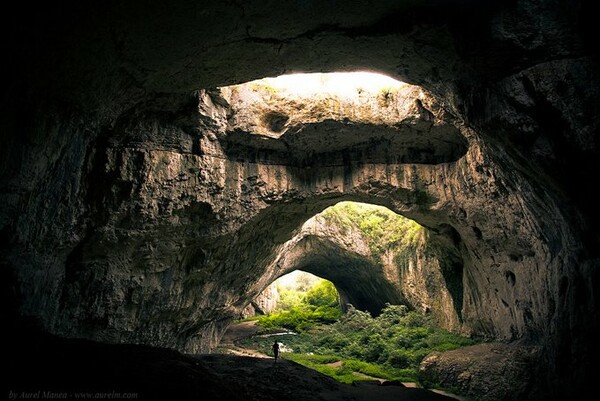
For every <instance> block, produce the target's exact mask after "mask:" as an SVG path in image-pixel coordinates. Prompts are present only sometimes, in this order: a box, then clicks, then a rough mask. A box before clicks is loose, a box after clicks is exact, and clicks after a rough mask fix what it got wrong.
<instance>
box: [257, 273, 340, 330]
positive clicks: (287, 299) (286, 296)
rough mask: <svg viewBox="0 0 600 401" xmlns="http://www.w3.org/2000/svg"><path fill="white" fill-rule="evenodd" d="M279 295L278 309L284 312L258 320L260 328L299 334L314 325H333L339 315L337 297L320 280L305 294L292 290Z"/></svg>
mask: <svg viewBox="0 0 600 401" xmlns="http://www.w3.org/2000/svg"><path fill="white" fill-rule="evenodd" d="M279 291H280V301H279V308H281V306H284V307H285V309H283V310H280V311H279V312H276V313H273V314H270V315H266V316H260V317H259V318H258V324H259V325H260V326H262V327H264V328H267V329H269V328H277V327H282V328H285V329H289V330H294V331H303V330H307V329H309V328H311V327H313V326H315V325H316V324H317V323H333V322H335V321H337V320H338V319H339V318H340V317H341V315H342V310H341V307H340V301H339V297H338V293H337V290H336V289H335V286H334V285H333V284H332V283H331V281H328V280H323V279H321V280H320V281H319V282H317V284H315V285H313V286H312V287H310V289H309V290H308V291H307V292H306V293H303V292H301V291H295V290H292V289H287V290H286V289H280V290H279Z"/></svg>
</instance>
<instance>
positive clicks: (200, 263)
mask: <svg viewBox="0 0 600 401" xmlns="http://www.w3.org/2000/svg"><path fill="white" fill-rule="evenodd" d="M134 3H135V2H133V3H130V4H128V5H119V6H117V5H113V6H106V5H103V6H100V5H98V6H93V7H92V8H90V9H85V8H83V7H82V6H81V5H73V7H71V8H69V9H68V10H58V9H57V10H52V11H51V10H45V9H43V8H39V9H36V10H29V11H28V13H29V18H28V20H29V21H31V22H32V23H31V24H27V25H20V24H17V22H16V21H18V19H15V22H12V23H8V24H6V25H5V26H4V28H3V29H10V32H9V33H7V34H6V35H5V37H9V38H18V40H16V41H15V42H13V43H8V44H7V46H6V47H7V52H8V53H7V54H9V55H10V57H9V58H10V60H11V62H10V63H9V64H8V65H7V73H6V74H5V75H4V77H5V78H6V79H8V80H10V82H8V83H7V85H5V88H6V95H5V96H3V98H2V106H3V107H2V110H3V112H2V113H3V115H2V121H3V132H5V133H6V134H5V135H2V146H0V152H1V153H0V154H1V156H2V157H1V158H0V175H1V177H2V179H1V187H0V201H1V204H2V208H1V210H0V233H1V236H0V238H1V239H2V241H1V242H2V244H1V249H2V253H1V259H0V263H1V264H2V266H3V272H5V274H6V276H7V280H5V281H4V282H5V285H6V286H7V287H8V288H7V289H6V291H5V293H6V294H8V295H9V298H10V299H9V300H8V302H9V303H8V304H9V305H14V306H15V308H17V309H16V310H15V311H14V312H15V313H17V314H18V315H20V316H25V315H26V316H33V317H35V318H36V319H38V320H39V321H40V323H41V325H42V326H43V327H45V328H46V329H48V330H50V331H52V332H54V333H57V334H61V335H64V336H77V337H78V336H83V337H89V338H93V339H98V340H103V341H109V342H142V343H148V344H156V345H165V346H169V347H174V348H178V349H181V350H185V351H192V352H199V351H208V350H210V349H211V347H213V346H214V345H215V344H216V343H217V342H218V339H219V337H220V335H221V334H222V332H223V330H224V328H225V327H226V326H227V324H228V322H229V320H230V319H231V318H233V317H234V316H238V315H239V313H240V312H241V310H242V309H243V308H244V307H245V306H246V305H247V304H248V302H249V301H250V300H251V299H253V298H254V297H255V296H256V295H257V294H259V293H260V292H261V291H262V290H263V289H264V288H266V286H267V285H268V284H269V283H270V282H271V281H272V279H273V278H274V277H275V276H276V268H277V262H278V261H279V260H280V255H282V254H286V255H290V253H289V252H288V253H286V252H285V251H286V250H287V249H288V247H289V243H288V241H290V240H291V239H292V238H295V237H294V236H295V235H297V234H298V233H299V232H301V226H302V224H303V223H304V222H305V221H306V220H307V219H309V218H310V217H312V216H314V215H315V214H316V213H318V212H321V211H322V210H324V209H325V208H326V207H328V206H331V205H333V204H335V203H337V202H339V201H342V200H355V201H362V202H368V203H374V204H379V205H384V206H387V207H388V208H390V209H391V210H393V211H395V212H398V213H400V214H402V215H404V216H406V217H409V218H411V219H414V220H415V221H417V222H419V223H420V224H422V225H424V226H425V227H426V228H427V229H428V230H429V232H430V233H431V235H432V236H435V237H436V241H438V242H439V243H440V244H443V248H445V249H452V250H453V251H452V252H453V253H452V254H453V255H454V256H453V262H452V263H451V264H450V265H451V266H453V267H452V268H451V269H450V272H451V273H452V274H455V273H456V272H457V271H460V272H461V273H460V280H456V279H453V280H451V282H452V283H453V284H452V286H453V287H452V288H450V287H447V288H446V289H445V290H447V291H448V293H449V294H450V295H451V296H452V300H453V302H454V307H453V308H452V310H453V311H452V314H453V315H454V314H456V318H455V317H448V321H452V322H454V323H452V325H455V326H456V327H458V325H459V324H460V329H461V330H465V331H469V332H472V333H475V334H482V335H487V336H490V337H494V338H497V339H502V340H515V339H526V340H529V341H532V342H534V343H536V344H540V345H541V346H542V347H543V349H544V352H543V353H542V354H541V355H542V356H541V357H540V358H541V359H540V361H541V362H543V363H544V364H545V365H544V366H547V367H548V368H547V370H546V371H544V372H543V378H542V379H541V382H543V385H547V386H549V388H551V389H553V390H552V391H554V392H553V393H552V391H551V393H552V394H555V395H556V396H557V397H560V394H561V393H560V385H561V384H565V383H569V385H570V386H572V387H573V386H574V387H576V388H583V386H584V384H586V383H591V382H592V379H591V378H593V377H594V372H595V371H594V369H593V365H592V361H593V360H594V359H593V354H594V351H595V350H597V347H596V345H595V342H596V340H595V334H596V333H597V332H598V327H597V322H598V321H600V319H598V310H599V305H598V299H597V297H596V296H595V295H594V294H595V293H596V292H597V288H598V282H599V280H598V268H597V267H598V253H597V249H600V247H598V245H599V244H598V242H599V238H598V235H597V233H596V231H595V227H597V225H598V224H597V223H599V218H598V213H597V208H596V207H595V205H594V201H593V199H594V198H593V197H591V196H590V195H589V191H588V188H589V187H590V185H591V184H592V183H594V182H595V181H596V177H595V173H596V172H597V171H598V160H600V158H599V157H598V156H599V155H598V148H597V143H596V142H597V141H596V138H597V136H598V135H597V132H598V124H599V122H600V121H599V118H598V116H599V115H600V113H599V111H600V104H599V102H598V99H599V98H600V96H598V95H599V93H598V92H599V90H598V88H599V85H598V79H599V76H600V74H599V73H598V65H597V54H596V53H595V52H594V51H593V50H591V49H592V47H590V46H589V45H590V41H591V39H590V38H591V36H590V32H591V26H592V25H591V20H590V18H591V17H589V15H591V13H590V12H589V10H587V8H586V7H587V5H586V3H585V2H577V1H575V2H572V3H569V5H567V4H563V3H562V2H558V1H556V2H554V1H549V2H543V4H540V3H538V2H530V1H526V0H522V1H517V2H513V3H511V4H510V5H502V4H500V3H499V2H498V3H496V2H491V3H489V4H486V5H481V4H475V3H473V4H471V3H470V2H459V3H457V4H452V3H444V4H437V3H436V2H430V3H423V4H421V5H410V6H409V5H407V6H402V7H400V6H397V5H395V2H390V4H385V3H383V2H379V3H378V4H377V5H367V3H365V4H362V3H361V4H355V5H349V6H348V9H345V10H343V11H340V10H338V9H335V10H333V9H330V8H329V7H330V6H329V5H327V4H321V3H319V4H314V5H311V6H306V7H301V5H300V4H301V3H298V4H296V5H295V6H293V7H291V8H288V7H274V8H267V6H266V5H265V4H264V3H263V2H244V5H243V7H241V6H239V5H236V4H220V3H219V4H214V5H207V4H203V5H202V6H200V5H199V4H192V3H190V4H174V5H173V6H172V7H171V8H170V10H169V12H168V13H163V12H159V11H160V10H158V9H156V8H155V7H152V6H150V7H138V6H137V5H135V4H134ZM175 3H178V2H175ZM392 3H394V4H392ZM302 4H304V3H302ZM16 12H17V13H19V10H17V11H16ZM50 15H54V16H56V18H54V19H53V18H48V16H50ZM332 15H333V20H331V18H330V16H332ZM134 16H135V17H134ZM273 21H277V22H278V23H276V24H275V23H272V22H273ZM30 27H35V28H30ZM32 29H33V30H32ZM353 69H370V70H378V71H382V72H385V73H387V74H389V75H391V76H394V77H397V78H401V79H403V80H404V81H407V82H410V83H412V84H415V85H419V86H420V88H417V89H414V90H412V89H411V90H409V93H407V96H405V97H403V98H402V99H408V100H407V101H406V103H403V102H398V98H396V102H395V103H396V104H400V105H405V106H406V107H398V109H397V110H398V111H397V113H398V114H396V115H395V116H394V122H390V121H388V120H386V119H385V118H379V119H377V118H372V119H362V118H360V119H359V118H356V119H352V118H347V117H348V115H347V113H340V112H337V113H336V112H331V113H330V114H329V115H328V116H327V118H315V119H312V120H311V119H310V118H308V117H306V116H300V115H297V116H293V115H291V114H292V113H291V111H290V112H282V111H281V110H270V109H269V110H267V109H265V113H264V114H263V115H262V117H263V118H262V119H259V120H257V121H255V122H251V123H247V124H245V125H244V124H242V123H241V122H240V119H237V120H236V118H232V116H233V117H235V116H240V115H241V114H236V107H237V106H238V105H239V104H240V102H238V100H239V99H238V98H235V96H234V97H231V96H229V95H227V94H224V93H219V91H218V90H217V89H215V88H216V87H221V86H225V85H228V84H238V83H240V82H244V81H249V80H252V79H255V78H260V77H264V76H272V75H278V74H280V73H283V72H289V71H326V70H353ZM202 88H204V90H201V89H202ZM194 91H196V92H194ZM417 100H418V102H417ZM337 105H338V106H339V105H340V104H339V103H338V104H337ZM269 107H270V106H269ZM336 107H337V106H336ZM269 111H271V112H272V113H270V114H269ZM284 111H285V110H284ZM275 112H276V113H275ZM367 114H368V113H367ZM386 115H387V114H386ZM296 117H297V118H296ZM286 118H287V119H286ZM307 118H308V119H307ZM261 124H262V125H261ZM286 124H287V126H286ZM259 125H261V126H262V127H263V128H264V129H265V130H268V132H270V133H273V132H275V133H277V132H278V133H277V134H276V135H270V136H268V135H264V134H265V132H266V131H265V132H263V135H262V136H263V137H265V138H263V139H260V140H259V138H258V137H257V136H256V135H252V134H253V133H259V134H260V132H255V131H260V130H258V129H255V127H258V126H259ZM282 129H285V130H287V131H285V132H284V133H282ZM268 132H267V133H268ZM280 134H281V135H280ZM259 136H260V135H259ZM323 137H326V138H329V139H330V140H328V141H327V140H322V138H323ZM363 139H365V140H363ZM308 243H309V241H306V244H307V245H303V246H305V247H308V246H309V245H308ZM286 244H287V245H286ZM311 246H312V245H311ZM318 246H319V247H323V246H324V244H323V242H319V245H318ZM295 249H297V250H298V252H299V253H301V251H302V247H297V248H295ZM305 251H306V249H305V250H304V251H302V252H305ZM320 252H325V250H321V251H320ZM305 254H306V253H305ZM437 257H438V256H437V255H431V258H430V260H431V261H432V263H433V261H434V259H436V258H437ZM450 265H448V266H450ZM414 266H415V265H414V264H413V268H414ZM406 268H407V271H409V272H410V269H411V267H410V264H407V267H406ZM439 269H440V271H441V272H442V273H443V272H444V271H445V270H444V269H446V267H444V265H440V267H439ZM410 277H412V276H410V274H408V275H407V276H406V278H407V280H412V282H414V283H418V282H419V280H421V279H420V278H418V277H413V278H410ZM406 282H407V283H408V282H409V281H406ZM446 282H448V280H446ZM419 285H420V284H419ZM351 287H352V284H351V283H349V284H348V288H351ZM349 291H350V290H349ZM374 291H376V292H377V293H378V294H379V293H380V290H379V289H376V290H374ZM440 291H444V288H443V287H441V288H440ZM348 293H349V294H350V292H348ZM459 295H460V296H459ZM415 302H417V301H415ZM456 302H458V303H460V305H458V304H456ZM433 308H434V307H432V309H433ZM458 317H460V319H458ZM452 319H455V320H452ZM548 383H551V384H548Z"/></svg>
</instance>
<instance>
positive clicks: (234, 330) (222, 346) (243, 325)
mask: <svg viewBox="0 0 600 401" xmlns="http://www.w3.org/2000/svg"><path fill="white" fill-rule="evenodd" d="M259 330H260V327H258V326H256V321H255V320H250V321H247V322H240V323H236V324H232V325H231V326H229V328H228V329H227V331H226V332H225V334H224V335H223V338H222V339H221V342H220V343H219V348H218V349H219V350H221V351H222V353H225V354H231V355H238V356H251V357H254V358H271V357H270V356H268V355H265V354H263V353H260V352H258V351H257V350H253V349H249V348H244V347H240V346H239V345H237V344H236V342H237V341H240V340H243V339H245V338H250V337H252V336H254V335H255V334H256V333H258V331H259Z"/></svg>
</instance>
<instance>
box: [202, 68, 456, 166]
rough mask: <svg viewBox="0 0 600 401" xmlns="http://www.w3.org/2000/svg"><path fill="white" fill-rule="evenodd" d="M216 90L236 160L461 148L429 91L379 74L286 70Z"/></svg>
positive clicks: (400, 157)
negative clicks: (256, 155)
mask: <svg viewBox="0 0 600 401" xmlns="http://www.w3.org/2000/svg"><path fill="white" fill-rule="evenodd" d="M216 90H217V92H218V93H217V94H216V96H218V97H219V99H218V101H216V103H218V104H224V105H226V111H225V112H224V115H225V114H226V118H225V119H224V120H223V121H222V122H221V125H220V126H221V127H223V129H224V131H223V133H222V136H221V140H222V142H223V143H225V146H224V148H225V151H226V152H227V153H228V154H230V155H231V156H232V157H236V158H238V159H241V158H244V156H245V154H244V152H247V151H249V150H254V151H264V152H267V153H268V154H269V157H270V159H269V161H270V162H272V163H276V162H278V163H288V164H294V165H299V166H305V165H318V164H319V163H321V164H323V163H325V164H331V160H332V159H335V158H336V156H337V158H338V159H339V157H341V156H340V155H341V153H342V152H346V153H348V152H350V153H351V157H352V159H356V160H360V161H361V162H372V163H386V164H398V163H421V164H436V163H443V162H448V161H454V160H457V159H458V158H460V157H462V155H464V153H465V152H466V149H467V146H466V145H467V142H466V140H465V137H464V136H463V135H462V134H461V133H460V130H459V129H458V127H457V126H456V125H455V124H454V120H453V119H452V118H451V117H450V115H449V114H448V113H446V112H445V111H444V109H443V108H442V107H441V105H440V104H439V102H438V101H437V99H436V98H435V97H433V96H432V95H431V94H430V93H428V92H427V91H425V90H424V89H423V88H421V87H419V86H415V85H411V84H407V83H404V82H401V81H398V80H396V79H394V78H392V77H389V76H386V75H382V74H377V73H372V72H364V71H359V72H333V73H307V74H290V75H282V76H279V77H271V78H263V79H258V80H255V81H250V82H245V83H241V84H238V85H231V86H224V87H219V88H216ZM213 103H215V102H213ZM210 107H211V106H210V105H209V106H206V107H205V109H206V110H210V109H211V108H210ZM201 109H202V106H201ZM277 157H279V158H277ZM271 159H272V160H271Z"/></svg>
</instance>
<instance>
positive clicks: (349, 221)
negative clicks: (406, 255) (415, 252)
mask: <svg viewBox="0 0 600 401" xmlns="http://www.w3.org/2000/svg"><path fill="white" fill-rule="evenodd" d="M321 216H322V217H324V218H325V219H326V220H327V221H328V222H329V223H331V224H335V225H337V226H338V227H340V228H341V229H343V230H346V231H348V230H352V229H353V228H354V229H358V230H360V232H361V234H362V236H363V238H364V239H365V241H366V242H367V244H368V245H369V248H370V249H371V252H372V253H373V255H374V256H377V255H381V254H382V253H383V252H384V251H386V250H387V249H390V248H391V247H402V248H414V247H415V246H416V244H417V243H418V241H419V240H420V239H421V238H422V236H423V233H424V230H423V227H422V226H421V225H419V224H418V223H417V222H415V221H412V220H410V219H407V218H405V217H403V216H400V215H398V214H396V213H394V212H392V211H391V210H389V209H387V208H385V207H383V206H376V205H369V204H365V203H357V202H340V203H338V204H336V205H335V206H332V207H330V208H327V209H325V210H324V211H323V212H322V213H321Z"/></svg>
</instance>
